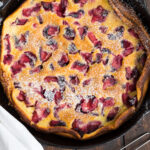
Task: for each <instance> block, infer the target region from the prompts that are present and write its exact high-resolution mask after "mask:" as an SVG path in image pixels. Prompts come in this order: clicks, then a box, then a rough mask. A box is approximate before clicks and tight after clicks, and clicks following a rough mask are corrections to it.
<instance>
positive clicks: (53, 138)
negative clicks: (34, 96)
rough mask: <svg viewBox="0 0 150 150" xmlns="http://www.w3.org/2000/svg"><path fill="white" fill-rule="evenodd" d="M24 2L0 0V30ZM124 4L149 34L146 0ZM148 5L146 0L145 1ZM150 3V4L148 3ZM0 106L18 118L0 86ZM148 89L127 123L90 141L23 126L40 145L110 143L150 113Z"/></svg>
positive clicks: (83, 145)
mask: <svg viewBox="0 0 150 150" xmlns="http://www.w3.org/2000/svg"><path fill="white" fill-rule="evenodd" d="M23 1H24V0H1V1H0V30H1V27H2V23H3V20H4V19H5V18H6V17H7V16H8V15H9V14H11V13H12V12H13V11H14V10H15V9H16V8H17V7H18V6H19V5H20V4H21V3H22V2H23ZM123 1H124V2H125V3H127V4H128V5H130V6H131V7H133V8H134V9H135V11H136V12H137V15H138V16H139V17H140V18H141V20H142V21H143V24H144V25H145V27H146V29H147V30H148V32H149V33H150V21H149V20H150V12H148V9H147V5H150V4H146V0H145V1H144V0H123ZM147 3H148V0H147ZM149 3H150V2H149ZM0 91H1V92H0V104H1V105H2V106H3V107H4V108H5V109H6V110H7V111H9V112H10V113H11V114H13V115H14V116H15V117H16V118H17V119H18V120H20V117H19V116H18V114H17V113H16V111H15V110H14V109H13V108H12V107H10V106H9V105H8V99H7V97H6V95H5V94H4V91H3V88H2V86H1V85H0ZM149 93H150V87H149V90H148V92H147V95H146V98H145V100H144V102H143V104H142V106H141V108H140V109H139V111H138V112H137V113H136V114H135V115H134V116H133V117H132V118H130V119H129V120H128V121H127V122H125V123H124V124H123V125H122V126H121V127H120V128H119V129H117V130H115V131H112V132H109V133H107V134H105V135H102V136H100V137H97V138H95V139H91V140H88V141H76V140H73V139H69V138H65V137H61V136H57V135H54V134H46V133H41V132H39V131H35V130H34V129H33V128H31V127H29V126H28V125H26V124H25V123H24V122H23V121H22V120H20V121H21V122H23V123H24V124H25V126H26V127H27V128H28V129H29V130H30V132H31V133H32V134H33V135H34V136H35V137H36V138H37V139H38V140H39V141H40V142H42V143H45V144H48V145H51V146H57V147H58V146H59V147H64V148H89V147H93V146H96V145H100V144H104V143H106V142H108V141H111V140H113V139H115V138H119V137H120V136H122V135H123V134H125V133H126V132H127V131H128V130H129V129H130V128H131V127H132V126H134V125H135V124H136V123H137V122H138V121H139V120H140V119H141V118H142V117H144V115H145V114H146V113H147V112H149V111H150V101H149V99H150V95H149Z"/></svg>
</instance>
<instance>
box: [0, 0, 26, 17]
mask: <svg viewBox="0 0 150 150" xmlns="http://www.w3.org/2000/svg"><path fill="white" fill-rule="evenodd" d="M23 1H24V0H2V1H0V17H1V18H2V20H4V19H5V18H6V17H7V16H8V15H9V14H10V13H11V12H13V11H14V10H15V9H16V8H17V6H18V5H19V4H20V3H21V2H23Z"/></svg>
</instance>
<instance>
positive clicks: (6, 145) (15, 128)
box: [0, 106, 43, 150]
mask: <svg viewBox="0 0 150 150" xmlns="http://www.w3.org/2000/svg"><path fill="white" fill-rule="evenodd" d="M0 150H43V147H42V146H41V144H40V143H39V142H38V141H37V140H36V139H35V138H34V137H33V136H32V134H31V133H30V132H29V131H28V130H27V129H26V128H25V126H23V125H22V124H21V123H20V122H19V121H18V120H17V119H15V118H14V117H13V116H12V115H10V114H9V113H8V112H7V111H6V110H5V109H4V108H3V107H1V106H0Z"/></svg>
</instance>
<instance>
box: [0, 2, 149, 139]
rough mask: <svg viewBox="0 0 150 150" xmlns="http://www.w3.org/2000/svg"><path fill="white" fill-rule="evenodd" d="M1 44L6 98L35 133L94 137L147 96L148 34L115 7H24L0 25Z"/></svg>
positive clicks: (59, 4)
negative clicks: (36, 131)
mask: <svg viewBox="0 0 150 150" xmlns="http://www.w3.org/2000/svg"><path fill="white" fill-rule="evenodd" d="M1 42H2V46H1V63H0V68H1V82H2V84H3V86H4V89H5V92H6V93H7V96H8V98H9V100H10V103H11V104H12V105H13V106H14V107H15V109H16V110H17V111H18V112H19V113H20V116H21V117H22V118H23V119H24V120H25V122H27V123H28V124H29V125H31V126H33V127H35V128H37V129H39V130H41V131H46V132H53V133H56V134H60V135H63V136H68V137H72V138H76V139H80V140H83V139H89V138H93V137H96V136H98V135H101V134H104V133H106V132H108V131H109V130H114V129H116V128H118V127H119V126H120V125H121V124H122V123H123V122H124V121H125V120H126V119H127V118H129V117H130V116H131V115H132V114H133V113H134V112H135V111H136V110H137V109H138V108H139V106H140V104H141V102H142V100H143V98H144V95H145V93H146V89H147V86H148V81H149V74H150V73H149V72H150V71H149V68H148V66H149V65H150V64H149V59H148V58H149V50H150V48H149V45H150V42H149V35H148V34H147V32H146V31H145V29H144V27H143V26H142V24H141V22H140V21H139V19H138V18H137V17H136V15H135V13H134V12H133V10H132V9H130V8H128V7H126V6H124V4H122V3H120V2H119V1H118V0H42V1H41V0H26V1H25V2H24V3H23V4H22V5H21V6H20V7H19V8H18V9H17V10H16V11H15V12H14V13H13V14H11V15H10V16H9V17H8V18H7V19H6V20H5V21H4V24H3V29H2V37H1ZM145 62H146V63H145Z"/></svg>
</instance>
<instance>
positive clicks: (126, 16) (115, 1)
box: [0, 0, 150, 140]
mask: <svg viewBox="0 0 150 150" xmlns="http://www.w3.org/2000/svg"><path fill="white" fill-rule="evenodd" d="M109 3H110V5H111V6H112V7H113V9H114V10H115V12H116V14H117V15H118V16H119V17H120V19H121V20H122V21H123V22H124V23H125V24H127V25H128V26H132V27H133V28H135V30H136V31H137V33H138V35H139V38H140V40H141V42H142V44H143V45H144V47H145V49H146V50H147V61H146V64H145V66H144V69H143V72H142V75H141V76H140V79H139V80H138V82H137V87H136V88H137V96H138V101H139V104H138V106H137V108H135V107H130V108H129V109H128V110H126V111H125V112H123V113H122V114H121V115H120V116H119V117H118V118H117V119H116V120H115V121H114V122H113V123H112V124H110V125H107V126H104V127H101V128H100V129H98V130H96V131H95V132H92V133H91V134H86V135H85V136H84V138H81V137H80V135H79V134H78V133H77V132H76V131H74V130H71V129H67V128H65V127H54V128H50V129H49V130H45V129H44V128H39V127H37V125H35V124H32V125H31V122H30V120H29V119H28V117H27V116H25V114H24V113H23V112H22V111H21V109H19V107H18V106H17V104H15V103H14V102H13V99H12V90H11V88H10V87H11V85H9V84H10V83H9V80H10V79H9V77H8V76H7V75H6V74H5V73H4V72H3V71H2V69H1V70H0V78H1V82H2V84H3V87H4V89H5V92H6V94H7V96H8V98H9V99H10V100H11V101H10V102H11V103H12V105H13V106H14V107H15V109H16V110H17V111H18V112H19V114H20V116H21V117H22V119H23V120H24V121H25V122H26V123H28V124H29V125H31V126H32V127H34V128H35V129H37V130H40V131H44V132H48V133H58V134H59V133H60V134H61V135H63V133H67V134H70V137H73V138H76V139H79V140H86V139H90V138H94V137H97V136H99V135H102V134H104V133H106V132H108V131H110V130H114V129H116V128H118V127H119V126H120V125H121V124H122V123H123V122H125V121H126V120H127V119H128V118H130V117H131V116H132V115H133V114H134V113H135V111H137V110H138V108H139V107H140V105H141V103H142V101H143V99H144V96H145V93H146V90H147V87H148V83H149V76H150V68H149V66H150V36H149V34H148V33H147V31H146V30H145V28H144V27H143V25H142V23H141V21H140V20H139V19H138V18H137V16H136V15H135V13H134V11H133V10H132V9H131V8H128V7H127V6H125V5H124V4H122V3H121V2H119V0H109ZM2 34H3V33H2ZM6 79H7V80H6ZM64 135H66V134H64Z"/></svg>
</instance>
